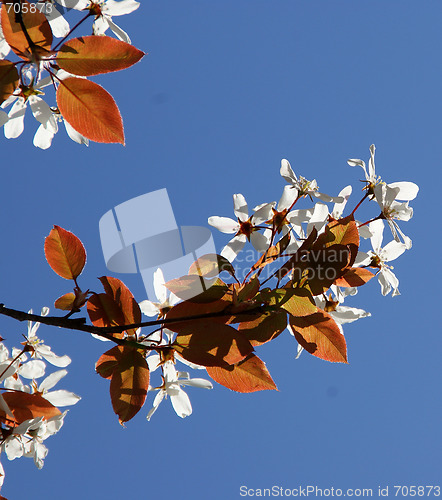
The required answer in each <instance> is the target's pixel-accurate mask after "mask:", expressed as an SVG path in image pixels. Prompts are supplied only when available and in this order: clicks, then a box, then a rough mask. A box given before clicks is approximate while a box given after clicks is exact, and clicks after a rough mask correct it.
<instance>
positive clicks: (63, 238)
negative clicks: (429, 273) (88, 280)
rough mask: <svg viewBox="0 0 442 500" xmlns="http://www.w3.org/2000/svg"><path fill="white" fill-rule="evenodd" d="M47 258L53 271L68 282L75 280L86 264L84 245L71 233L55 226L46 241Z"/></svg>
mask: <svg viewBox="0 0 442 500" xmlns="http://www.w3.org/2000/svg"><path fill="white" fill-rule="evenodd" d="M44 248H45V256H46V260H47V261H48V264H49V265H50V266H51V268H52V270H53V271H55V272H56V273H57V274H58V275H59V276H61V277H62V278H64V279H67V280H72V279H73V280H75V279H76V278H77V277H78V276H79V275H80V274H81V272H82V271H83V268H84V265H85V263H86V250H85V249H84V246H83V243H81V241H80V240H79V239H78V238H77V237H76V236H75V234H73V233H71V232H70V231H66V230H65V229H63V228H62V227H60V226H54V228H53V229H51V232H50V233H49V236H47V237H46V239H45V247H44Z"/></svg>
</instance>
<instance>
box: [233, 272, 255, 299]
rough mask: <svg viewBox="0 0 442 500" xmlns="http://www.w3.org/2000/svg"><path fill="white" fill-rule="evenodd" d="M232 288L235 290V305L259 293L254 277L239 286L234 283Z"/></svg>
mask: <svg viewBox="0 0 442 500" xmlns="http://www.w3.org/2000/svg"><path fill="white" fill-rule="evenodd" d="M234 286H235V288H236V290H237V303H238V302H245V301H247V300H251V299H253V297H255V295H256V294H257V293H258V292H259V280H258V278H257V277H256V276H254V277H253V278H252V279H251V280H249V281H247V282H246V283H244V284H243V285H241V286H238V285H237V284H236V283H235V284H234ZM234 303H235V301H234ZM235 305H236V304H235Z"/></svg>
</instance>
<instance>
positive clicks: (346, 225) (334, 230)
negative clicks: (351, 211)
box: [313, 215, 359, 266]
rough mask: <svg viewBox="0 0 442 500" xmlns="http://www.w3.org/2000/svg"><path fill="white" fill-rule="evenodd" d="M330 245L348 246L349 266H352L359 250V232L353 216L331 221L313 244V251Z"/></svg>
mask: <svg viewBox="0 0 442 500" xmlns="http://www.w3.org/2000/svg"><path fill="white" fill-rule="evenodd" d="M332 245H345V246H348V248H349V250H350V254H351V258H350V261H349V266H352V265H353V264H354V261H355V259H356V255H357V253H358V249H359V231H358V227H357V225H356V222H355V220H354V216H353V215H349V216H347V217H344V218H343V219H338V220H333V221H331V222H330V223H329V224H327V226H326V227H325V231H324V233H322V234H321V235H320V236H319V238H318V239H317V241H316V242H315V244H314V245H313V248H314V249H319V248H322V246H325V247H330V246H332Z"/></svg>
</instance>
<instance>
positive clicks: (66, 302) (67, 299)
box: [54, 292, 75, 311]
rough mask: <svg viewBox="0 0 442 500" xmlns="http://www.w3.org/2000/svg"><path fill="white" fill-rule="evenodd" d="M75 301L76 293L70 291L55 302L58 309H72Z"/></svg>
mask: <svg viewBox="0 0 442 500" xmlns="http://www.w3.org/2000/svg"><path fill="white" fill-rule="evenodd" d="M74 302H75V294H74V293H72V292H70V293H66V294H64V295H62V296H61V297H58V299H57V300H56V301H55V302H54V307H55V308H56V309H61V310H62V311H72V309H73V307H74Z"/></svg>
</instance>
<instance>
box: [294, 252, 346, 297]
mask: <svg viewBox="0 0 442 500" xmlns="http://www.w3.org/2000/svg"><path fill="white" fill-rule="evenodd" d="M349 259H350V249H349V247H348V246H346V245H340V244H339V245H331V246H329V247H322V248H316V249H311V250H308V251H306V252H305V253H304V254H303V256H302V257H301V261H300V262H299V263H298V264H297V265H295V266H294V268H293V281H294V282H295V283H301V282H302V281H303V280H304V279H306V280H307V281H308V284H309V287H310V290H311V292H312V294H313V295H320V294H321V293H323V292H325V291H327V290H328V289H329V288H330V285H332V283H333V282H334V281H335V280H336V279H338V278H340V277H341V276H342V274H343V273H344V272H345V269H346V268H347V266H348V264H349Z"/></svg>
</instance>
